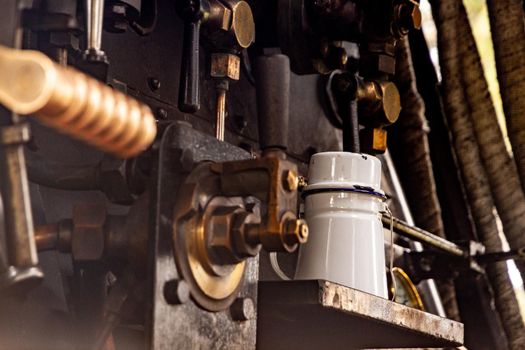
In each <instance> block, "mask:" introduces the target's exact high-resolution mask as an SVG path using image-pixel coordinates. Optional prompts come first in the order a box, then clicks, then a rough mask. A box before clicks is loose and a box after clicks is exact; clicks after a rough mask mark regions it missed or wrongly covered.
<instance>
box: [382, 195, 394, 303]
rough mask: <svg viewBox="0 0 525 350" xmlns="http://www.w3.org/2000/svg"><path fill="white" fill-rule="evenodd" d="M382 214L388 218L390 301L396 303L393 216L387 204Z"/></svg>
mask: <svg viewBox="0 0 525 350" xmlns="http://www.w3.org/2000/svg"><path fill="white" fill-rule="evenodd" d="M382 213H387V214H388V215H389V216H390V261H389V270H390V271H389V272H390V279H391V280H392V301H396V291H397V284H396V277H395V275H394V216H393V215H392V211H391V210H390V208H389V207H388V204H387V203H385V210H384V211H383V212H382Z"/></svg>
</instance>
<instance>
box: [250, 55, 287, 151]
mask: <svg viewBox="0 0 525 350" xmlns="http://www.w3.org/2000/svg"><path fill="white" fill-rule="evenodd" d="M256 80H257V82H256V86H257V119H258V126H259V143H260V144H261V148H262V149H263V150H264V149H267V148H281V149H286V148H287V146H288V141H287V139H288V124H289V119H290V118H289V116H290V112H289V105H290V60H289V58H288V56H285V55H282V54H274V55H271V56H260V57H258V58H257V60H256Z"/></svg>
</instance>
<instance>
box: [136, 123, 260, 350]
mask: <svg viewBox="0 0 525 350" xmlns="http://www.w3.org/2000/svg"><path fill="white" fill-rule="evenodd" d="M160 148H161V150H160V156H159V158H160V159H159V170H158V173H157V174H156V176H157V181H156V182H157V183H156V185H155V189H154V190H153V191H152V192H153V198H152V199H153V201H152V202H151V203H155V205H154V207H153V208H152V210H153V217H154V220H153V223H152V231H153V232H151V237H152V240H151V242H150V243H151V244H152V245H153V247H150V248H153V250H152V251H154V254H152V256H151V258H152V259H151V261H150V273H151V275H152V276H153V281H152V296H151V299H150V300H151V301H152V310H151V315H150V319H149V322H147V324H146V330H147V332H148V333H149V335H148V338H149V339H148V343H149V344H148V345H149V347H148V348H150V349H154V350H164V349H242V350H244V349H246V350H249V349H255V338H256V337H255V331H256V319H255V318H254V319H251V320H247V321H234V320H232V317H231V315H230V312H229V310H225V311H220V312H208V311H205V310H203V309H201V308H199V307H198V306H196V304H195V303H194V302H193V301H189V302H187V303H185V304H181V305H169V304H168V303H166V301H165V298H164V294H163V289H164V284H165V283H166V282H168V281H170V280H174V279H175V280H177V279H179V278H180V276H179V273H178V271H177V269H176V266H175V261H174V259H173V250H172V243H171V242H172V231H171V230H172V224H171V217H172V215H173V202H174V199H175V198H176V196H177V189H178V186H179V185H180V183H181V182H182V181H183V179H184V177H185V176H186V175H187V174H188V173H189V172H190V171H191V169H192V168H193V167H194V164H197V163H199V162H202V161H217V162H219V161H227V160H239V159H246V158H250V154H249V153H247V152H246V151H243V150H241V149H239V148H237V147H235V146H232V145H230V144H227V143H224V142H219V141H217V140H216V139H215V138H213V137H211V136H209V135H205V134H203V133H201V132H198V131H196V130H194V129H193V128H192V127H191V125H189V124H187V123H183V122H175V123H174V124H173V125H170V126H168V128H167V129H166V130H165V132H164V135H163V138H162V141H161V144H160ZM258 276H259V261H258V257H255V258H250V259H248V260H247V264H246V270H245V274H244V282H243V286H242V287H241V289H240V292H239V297H249V298H251V299H252V300H253V302H254V306H255V307H257V280H258Z"/></svg>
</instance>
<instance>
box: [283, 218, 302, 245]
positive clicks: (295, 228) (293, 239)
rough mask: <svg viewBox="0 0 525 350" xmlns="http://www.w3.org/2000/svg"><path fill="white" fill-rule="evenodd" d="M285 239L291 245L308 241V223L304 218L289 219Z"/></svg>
mask: <svg viewBox="0 0 525 350" xmlns="http://www.w3.org/2000/svg"><path fill="white" fill-rule="evenodd" d="M285 227H286V228H285V230H286V232H285V235H284V241H285V242H286V243H287V244H289V245H294V244H299V243H306V241H307V240H308V225H307V224H306V221H304V220H302V219H292V220H289V221H288V222H287V224H286V226H285Z"/></svg>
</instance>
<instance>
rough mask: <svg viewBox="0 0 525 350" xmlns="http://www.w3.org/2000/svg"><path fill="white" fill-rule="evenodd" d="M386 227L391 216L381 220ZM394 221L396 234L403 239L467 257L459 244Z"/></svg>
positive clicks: (385, 216) (395, 219)
mask: <svg viewBox="0 0 525 350" xmlns="http://www.w3.org/2000/svg"><path fill="white" fill-rule="evenodd" d="M381 221H383V226H384V227H389V226H390V216H389V215H383V216H382V218H381ZM393 221H394V232H396V233H398V234H400V235H401V236H403V237H406V238H409V239H412V240H415V241H417V242H421V243H423V244H428V245H430V246H432V247H433V248H436V249H439V250H441V251H444V252H446V253H449V254H452V255H455V256H465V255H466V252H465V251H464V250H463V249H462V248H461V247H460V246H458V245H457V244H455V243H452V242H450V241H447V240H446V239H444V238H441V237H439V236H436V235H435V234H433V233H430V232H428V231H425V230H423V229H420V228H419V227H415V226H411V225H409V224H407V223H406V222H404V221H403V220H400V219H398V218H393Z"/></svg>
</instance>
